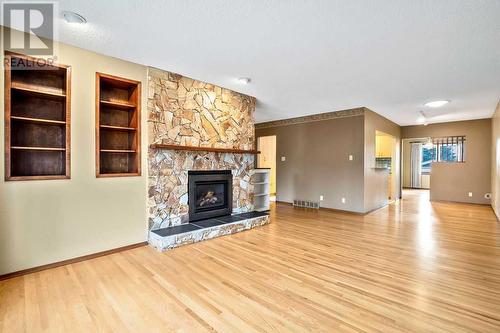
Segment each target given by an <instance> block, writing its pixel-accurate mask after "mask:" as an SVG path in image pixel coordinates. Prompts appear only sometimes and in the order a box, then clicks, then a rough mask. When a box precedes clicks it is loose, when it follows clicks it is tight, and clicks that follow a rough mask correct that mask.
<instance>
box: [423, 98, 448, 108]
mask: <svg viewBox="0 0 500 333" xmlns="http://www.w3.org/2000/svg"><path fill="white" fill-rule="evenodd" d="M448 103H450V101H446V100H442V101H432V102H428V103H425V104H424V105H425V106H427V107H428V108H440V107H442V106H443V105H446V104H448Z"/></svg>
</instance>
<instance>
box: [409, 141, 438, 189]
mask: <svg viewBox="0 0 500 333" xmlns="http://www.w3.org/2000/svg"><path fill="white" fill-rule="evenodd" d="M432 149H433V148H432V145H429V138H414V139H403V188H406V189H424V190H428V189H429V188H430V184H431V163H432V160H433V158H432V156H433V150H432Z"/></svg>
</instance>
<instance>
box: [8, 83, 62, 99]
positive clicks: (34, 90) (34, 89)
mask: <svg viewBox="0 0 500 333" xmlns="http://www.w3.org/2000/svg"><path fill="white" fill-rule="evenodd" d="M11 89H15V90H18V91H22V92H25V93H29V94H37V95H46V96H50V97H56V98H66V94H63V93H60V92H57V91H53V90H49V89H44V88H43V87H39V86H36V85H26V84H20V83H14V82H13V83H12V84H11Z"/></svg>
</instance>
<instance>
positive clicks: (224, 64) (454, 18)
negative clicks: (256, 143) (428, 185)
mask: <svg viewBox="0 0 500 333" xmlns="http://www.w3.org/2000/svg"><path fill="white" fill-rule="evenodd" d="M59 8H60V10H71V11H75V12H77V13H79V14H81V15H83V16H84V17H85V18H86V19H87V20H88V24H87V25H86V26H84V27H79V26H74V25H68V24H66V23H64V22H62V21H61V22H60V32H59V33H60V40H61V41H63V42H65V43H68V44H72V45H76V46H79V47H82V48H85V49H89V50H93V51H96V52H99V53H103V54H107V55H111V56H115V57H118V58H122V59H127V60H130V61H133V62H137V63H141V64H144V65H149V66H154V67H158V68H161V69H165V70H169V71H173V72H177V73H180V74H183V75H186V76H190V77H193V78H196V79H200V80H203V81H208V82H211V83H215V84H218V85H221V86H224V87H227V88H230V89H234V90H237V91H240V92H243V93H246V94H249V95H252V96H255V97H256V98H257V100H258V104H257V111H256V118H257V121H259V122H262V121H268V120H276V119H283V118H290V117H295V116H301V115H306V114H314V113H321V112H328V111H335V110H341V109H347V108H353V107H359V106H366V107H368V108H370V109H372V110H374V111H375V112H378V113H380V114H382V115H384V116H386V117H387V118H389V119H391V120H393V121H394V122H396V123H398V124H400V125H409V124H416V123H417V118H418V117H419V110H423V111H424V112H425V114H426V115H427V116H428V117H429V122H442V121H453V120H465V119H474V118H486V117H490V116H491V115H492V113H493V111H494V109H495V106H496V104H497V102H498V100H499V98H500V1H499V0H489V1H487V0H439V1H436V0H419V1H415V0H377V1H373V0H366V1H365V0H343V1H339V0H324V1H318V0H316V1H314V0H302V1H299V0H288V1H284V0H273V1H264V0H225V1H223V0H210V1H202V0H148V1H138V0H137V1H133V0H106V1H102V0H87V1H81V0H61V1H60V4H59ZM239 76H247V77H250V78H251V79H252V82H251V84H249V85H247V86H242V85H239V84H238V83H236V82H235V78H237V77H239ZM436 99H449V100H451V101H452V102H451V103H450V104H449V105H447V106H445V107H443V108H440V109H428V108H425V107H424V106H423V104H424V103H425V102H428V101H431V100H436Z"/></svg>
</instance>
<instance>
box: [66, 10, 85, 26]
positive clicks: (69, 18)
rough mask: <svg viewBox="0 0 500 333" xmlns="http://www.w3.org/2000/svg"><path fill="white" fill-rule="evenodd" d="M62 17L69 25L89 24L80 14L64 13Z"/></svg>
mask: <svg viewBox="0 0 500 333" xmlns="http://www.w3.org/2000/svg"><path fill="white" fill-rule="evenodd" d="M62 15H63V17H64V20H65V21H66V22H67V23H71V24H85V23H87V20H86V19H85V17H83V16H82V15H80V14H77V13H74V12H69V11H63V12H62Z"/></svg>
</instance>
